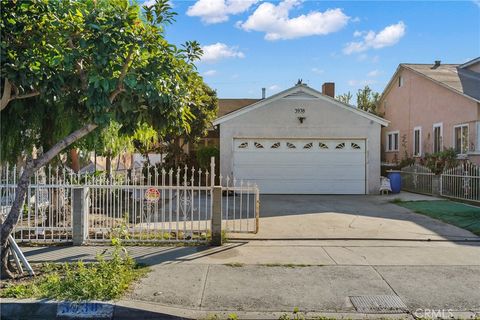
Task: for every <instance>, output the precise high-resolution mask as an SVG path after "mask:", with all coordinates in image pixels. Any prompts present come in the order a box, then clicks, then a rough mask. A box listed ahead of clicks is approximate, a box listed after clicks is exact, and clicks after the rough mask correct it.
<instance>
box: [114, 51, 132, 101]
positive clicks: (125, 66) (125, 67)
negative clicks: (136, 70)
mask: <svg viewBox="0 0 480 320" xmlns="http://www.w3.org/2000/svg"><path fill="white" fill-rule="evenodd" d="M132 60H133V47H130V50H129V51H128V55H127V59H125V63H124V64H123V67H122V71H121V72H120V76H119V77H118V83H117V88H116V89H115V90H114V91H113V92H112V93H111V94H110V98H109V100H110V103H113V101H115V98H116V97H117V96H118V95H119V94H120V93H121V92H123V91H125V88H124V87H123V80H125V77H126V76H127V72H128V68H129V67H130V64H131V62H132Z"/></svg>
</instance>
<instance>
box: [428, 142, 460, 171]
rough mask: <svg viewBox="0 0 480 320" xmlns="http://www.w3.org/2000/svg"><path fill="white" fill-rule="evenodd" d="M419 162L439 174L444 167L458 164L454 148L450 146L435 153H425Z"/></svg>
mask: <svg viewBox="0 0 480 320" xmlns="http://www.w3.org/2000/svg"><path fill="white" fill-rule="evenodd" d="M421 163H422V164H423V165H424V166H426V167H427V168H429V169H430V170H432V172H433V173H435V174H440V173H442V172H443V170H444V169H446V168H451V167H454V166H457V165H458V160H457V153H456V152H455V149H453V148H450V149H446V150H443V151H441V152H437V153H431V154H426V155H425V157H424V158H422V159H421Z"/></svg>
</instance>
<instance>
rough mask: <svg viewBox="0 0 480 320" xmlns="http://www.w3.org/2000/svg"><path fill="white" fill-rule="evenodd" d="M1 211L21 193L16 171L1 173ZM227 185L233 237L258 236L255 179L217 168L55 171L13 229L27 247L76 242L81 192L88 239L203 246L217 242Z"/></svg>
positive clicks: (43, 175)
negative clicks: (216, 193)
mask: <svg viewBox="0 0 480 320" xmlns="http://www.w3.org/2000/svg"><path fill="white" fill-rule="evenodd" d="M1 169H2V170H1V176H0V195H1V207H0V213H2V214H8V212H9V210H10V207H11V205H12V203H13V199H14V196H15V188H16V180H17V179H18V176H19V175H20V173H21V172H20V171H19V172H17V168H16V167H10V166H8V165H6V166H4V167H2V168H1ZM216 183H217V184H220V185H221V183H223V184H224V186H222V199H221V204H222V206H221V210H222V211H221V212H222V218H223V219H222V220H223V221H222V225H223V229H224V230H226V231H227V232H257V231H258V217H259V191H258V188H257V187H256V186H254V185H252V184H250V183H248V182H244V181H237V180H236V179H231V178H223V177H219V178H218V179H216V176H215V164H214V161H212V164H211V166H210V170H197V169H195V168H187V167H184V168H177V169H176V170H169V171H168V172H167V171H165V170H163V169H159V168H158V167H154V166H151V167H146V168H143V169H136V170H135V169H132V170H129V171H122V172H116V173H115V174H114V175H112V176H111V177H108V176H107V175H106V174H105V173H99V174H98V173H93V174H76V173H73V172H71V171H69V170H68V169H65V168H63V169H55V170H53V169H52V168H51V167H49V168H48V169H45V170H42V171H39V173H37V174H36V175H35V177H34V179H32V183H31V184H30V186H29V188H28V192H27V200H26V201H25V205H24V209H23V213H22V214H21V216H20V218H19V222H18V224H17V226H16V227H15V229H14V238H15V239H16V240H17V241H20V242H62V241H63V242H70V241H72V229H73V220H72V217H73V210H74V209H73V195H74V192H73V190H74V189H77V188H82V190H83V191H84V192H85V195H86V197H85V198H86V202H87V203H86V204H85V206H86V208H87V209H86V211H85V221H86V223H87V226H88V229H87V232H86V240H87V242H91V243H96V242H109V241H110V240H111V239H112V237H119V238H123V239H124V241H126V242H204V241H207V240H208V239H209V237H210V232H211V218H212V208H213V199H212V197H213V186H214V185H215V184H216Z"/></svg>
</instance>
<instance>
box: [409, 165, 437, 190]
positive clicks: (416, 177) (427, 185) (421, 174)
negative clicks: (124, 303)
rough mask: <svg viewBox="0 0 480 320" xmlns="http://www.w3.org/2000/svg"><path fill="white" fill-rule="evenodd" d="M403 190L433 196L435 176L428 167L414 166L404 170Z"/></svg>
mask: <svg viewBox="0 0 480 320" xmlns="http://www.w3.org/2000/svg"><path fill="white" fill-rule="evenodd" d="M401 176H402V189H404V190H406V191H412V192H418V193H427V194H433V193H434V190H433V177H434V176H435V174H434V173H433V172H432V171H431V170H430V169H429V168H427V167H425V166H421V165H419V164H412V165H409V166H406V167H404V168H402V170H401Z"/></svg>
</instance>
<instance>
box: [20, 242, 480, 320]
mask: <svg viewBox="0 0 480 320" xmlns="http://www.w3.org/2000/svg"><path fill="white" fill-rule="evenodd" d="M105 249H107V250H109V249H110V248H108V247H48V248H46V247H45V248H42V247H31V248H23V250H24V252H25V254H26V256H27V257H28V259H29V260H30V261H31V262H40V261H47V260H48V261H72V260H76V259H83V260H86V261H88V260H92V259H93V258H94V256H95V254H96V253H97V252H102V251H104V250H105ZM128 249H129V252H130V253H131V255H132V256H133V257H135V258H136V259H137V260H138V261H139V262H141V263H146V264H149V265H150V266H151V272H150V273H149V274H148V275H147V277H146V278H144V279H142V280H141V281H140V282H139V283H137V284H136V286H135V287H134V289H133V291H132V292H131V293H130V294H128V296H126V297H125V298H124V300H122V301H120V302H118V303H119V304H120V305H123V306H127V307H128V306H131V307H133V306H135V307H136V308H140V309H145V310H151V311H156V312H162V313H168V314H172V315H176V316H179V317H187V318H202V317H203V318H205V317H207V316H208V315H210V314H218V315H228V313H231V312H235V313H236V314H237V315H239V316H240V315H242V316H243V317H245V318H258V319H262V318H271V319H275V318H277V319H278V316H279V315H281V313H284V312H291V311H292V310H293V309H294V308H295V307H298V308H299V309H300V311H302V312H307V314H308V315H315V314H317V315H318V314H322V315H327V314H330V316H335V317H348V318H353V319H356V318H363V317H365V312H360V311H359V310H358V309H357V308H356V307H355V306H354V305H353V304H352V303H351V300H350V297H352V296H367V297H368V296H379V295H381V296H390V298H391V297H399V298H400V299H401V302H403V303H404V304H405V306H406V309H404V310H400V311H397V312H396V313H395V314H392V316H398V317H400V318H405V317H410V316H411V315H412V314H413V313H414V312H415V311H417V312H418V309H422V310H445V311H446V310H449V311H451V312H454V313H455V314H456V315H457V316H458V317H462V318H471V317H473V316H474V315H475V313H480V290H478V288H480V242H451V241H366V240H363V241H360V240H349V241H334V240H329V241H250V242H244V243H230V244H227V245H226V246H223V247H129V248H128ZM142 306H143V307H142ZM376 312H377V313H370V314H369V317H370V318H380V317H381V314H379V313H378V312H379V311H376Z"/></svg>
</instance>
